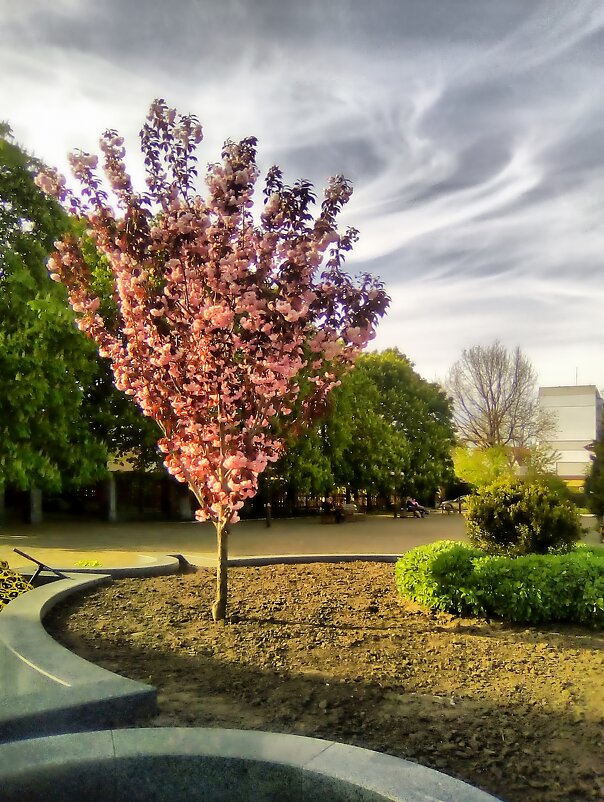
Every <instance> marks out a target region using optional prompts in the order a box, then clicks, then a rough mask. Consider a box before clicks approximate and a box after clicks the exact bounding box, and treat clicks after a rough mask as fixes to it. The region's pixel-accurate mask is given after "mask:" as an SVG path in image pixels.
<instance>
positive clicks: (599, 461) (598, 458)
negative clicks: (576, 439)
mask: <svg viewBox="0 0 604 802" xmlns="http://www.w3.org/2000/svg"><path fill="white" fill-rule="evenodd" d="M585 495H586V498H587V504H588V506H589V509H590V510H591V511H592V512H593V513H594V515H597V516H598V518H599V519H600V521H602V519H603V518H604V415H603V416H602V425H601V427H600V434H599V436H598V438H597V439H596V441H595V443H594V450H593V459H592V463H591V471H590V473H589V476H588V477H587V480H586V482H585Z"/></svg>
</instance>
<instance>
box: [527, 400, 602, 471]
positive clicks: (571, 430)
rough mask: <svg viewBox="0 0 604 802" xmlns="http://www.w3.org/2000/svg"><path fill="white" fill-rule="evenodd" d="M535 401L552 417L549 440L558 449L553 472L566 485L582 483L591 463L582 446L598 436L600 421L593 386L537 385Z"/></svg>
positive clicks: (588, 454) (600, 411)
mask: <svg viewBox="0 0 604 802" xmlns="http://www.w3.org/2000/svg"><path fill="white" fill-rule="evenodd" d="M539 404H540V405H541V407H542V408H543V409H544V410H548V411H551V412H553V413H554V414H555V417H556V424H557V431H556V434H555V435H554V439H552V440H551V441H550V445H551V446H552V448H553V449H554V450H555V451H557V452H558V458H557V461H556V465H555V468H556V473H557V474H558V476H560V477H561V478H562V479H564V480H565V481H566V482H567V483H568V484H569V485H573V486H576V487H579V486H581V487H582V486H583V483H584V481H585V476H586V474H587V473H589V469H590V465H591V458H590V452H589V450H588V449H587V448H586V447H587V446H589V445H590V444H591V443H593V441H594V440H595V439H596V438H597V437H598V435H599V433H600V426H601V421H602V397H601V396H600V393H599V392H598V389H597V387H595V386H594V385H592V384H588V385H580V386H576V387H540V388H539Z"/></svg>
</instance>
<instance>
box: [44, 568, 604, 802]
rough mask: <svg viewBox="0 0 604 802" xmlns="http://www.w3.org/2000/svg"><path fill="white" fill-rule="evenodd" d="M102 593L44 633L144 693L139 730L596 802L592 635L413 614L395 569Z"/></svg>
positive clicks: (189, 581)
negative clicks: (263, 740)
mask: <svg viewBox="0 0 604 802" xmlns="http://www.w3.org/2000/svg"><path fill="white" fill-rule="evenodd" d="M213 593H214V572H213V571H212V570H210V569H199V570H198V572H197V573H195V574H185V575H177V576H174V577H159V578H155V579H144V580H140V579H130V580H122V581H116V582H114V583H113V584H112V585H111V586H109V587H106V588H100V589H96V590H93V591H91V592H89V593H88V594H87V595H86V596H84V597H82V596H80V597H79V598H77V599H73V598H72V599H70V600H68V601H66V602H64V603H63V604H61V605H60V606H59V607H57V608H55V609H54V610H53V611H52V613H51V614H50V616H49V618H48V619H47V620H46V621H45V625H46V627H47V629H48V630H49V631H50V632H51V634H52V635H53V636H54V637H55V638H57V639H58V640H59V641H61V642H62V643H63V644H65V645H66V646H67V647H68V648H70V649H72V650H73V651H75V652H76V653H77V654H80V655H81V656H83V657H85V658H86V659H88V660H91V661H93V662H95V663H98V664H99V665H101V666H104V667H105V668H108V669H110V670H111V671H115V672H116V673H118V674H121V675H123V676H126V677H131V678H132V679H137V680H141V681H144V682H149V683H151V684H153V685H155V686H156V687H157V688H158V692H159V714H158V715H157V716H156V717H155V718H153V719H152V720H151V721H150V722H148V721H147V722H144V723H143V724H144V726H149V724H151V726H172V725H175V726H216V727H235V728H243V729H258V730H272V731H274V732H289V733H294V734H300V735H311V736H316V737H320V738H327V739H333V740H337V741H342V742H346V743H350V744H355V745H357V746H364V747H368V748H370V749H376V750H379V751H383V752H388V753H389V754H392V755H397V756H399V757H404V758H407V759H409V760H414V761H417V762H419V763H422V764H424V765H426V766H431V767H432V768H435V769H439V770H440V771H444V772H446V773H448V774H451V775H453V776H455V777H459V778H461V779H463V780H466V781H468V782H470V783H472V784H474V785H476V786H478V787H480V788H483V789H484V790H487V791H490V792H491V793H492V794H494V795H496V796H499V797H500V798H501V799H502V800H505V802H554V801H555V802H562V801H563V802H587V800H604V728H603V726H602V725H603V724H604V693H603V687H604V652H603V649H604V633H602V632H590V631H588V630H582V629H575V628H568V627H562V626H559V627H550V628H541V629H539V630H537V629H532V628H530V629H529V628H522V627H513V626H508V625H504V624H502V623H499V622H487V621H484V620H478V619H459V618H454V617H452V616H449V615H444V614H430V613H426V612H424V611H422V610H420V609H418V608H417V607H415V606H413V605H411V604H407V603H404V602H401V601H400V600H399V598H398V596H397V593H396V589H395V587H394V566H393V565H384V564H381V565H380V564H371V563H338V564H331V565H329V564H328V565H325V564H315V565H301V566H268V567H262V568H233V569H230V606H229V619H228V620H227V622H226V623H225V624H223V625H214V624H213V623H212V621H211V616H210V613H209V609H210V604H211V601H212V597H213Z"/></svg>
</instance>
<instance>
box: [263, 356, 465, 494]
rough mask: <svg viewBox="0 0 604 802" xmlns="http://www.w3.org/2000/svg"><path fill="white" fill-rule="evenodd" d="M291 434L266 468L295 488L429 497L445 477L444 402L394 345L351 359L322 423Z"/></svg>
mask: <svg viewBox="0 0 604 802" xmlns="http://www.w3.org/2000/svg"><path fill="white" fill-rule="evenodd" d="M295 434H296V437H295V438H293V440H292V441H291V442H290V443H289V444H288V446H287V448H286V451H285V454H284V456H283V457H282V458H281V460H280V461H279V463H278V464H277V465H276V467H275V469H274V471H273V473H274V475H275V476H278V477H281V479H282V481H283V482H284V483H285V484H286V485H287V486H289V487H295V488H296V490H297V492H300V493H306V492H308V493H310V494H312V493H317V494H325V493H327V492H329V490H330V489H331V488H332V487H334V486H336V487H347V488H348V489H349V490H351V491H352V492H355V491H360V490H364V491H367V492H369V493H371V494H381V495H389V494H390V493H392V492H393V491H396V492H397V493H398V494H399V495H400V494H403V493H408V494H410V495H417V496H419V497H426V498H428V497H430V498H431V497H432V496H433V494H434V491H435V490H436V488H437V487H439V486H441V485H444V484H446V483H447V481H448V480H450V479H452V478H453V470H452V463H451V457H450V452H451V446H452V444H453V425H452V414H451V409H450V405H449V402H448V400H447V398H446V396H445V395H444V393H443V392H442V391H441V390H440V388H439V387H438V386H437V385H436V384H432V383H430V382H426V381H425V380H424V379H422V378H421V377H420V376H419V375H418V374H417V373H416V372H415V371H414V370H413V367H412V365H411V363H410V362H409V360H408V359H407V358H406V357H405V356H403V355H402V354H400V353H399V352H398V351H397V350H396V349H394V350H393V349H390V350H387V351H384V352H382V353H372V354H364V355H362V356H361V357H359V359H358V361H357V363H356V365H355V367H354V369H353V370H351V371H350V373H348V374H346V375H345V376H343V377H342V382H341V385H340V387H338V388H337V389H336V390H334V391H333V393H332V395H331V398H330V400H329V405H328V407H327V409H326V410H325V415H324V419H323V421H322V422H321V423H320V424H316V425H315V426H314V427H313V428H312V429H310V430H306V431H302V432H296V433H295Z"/></svg>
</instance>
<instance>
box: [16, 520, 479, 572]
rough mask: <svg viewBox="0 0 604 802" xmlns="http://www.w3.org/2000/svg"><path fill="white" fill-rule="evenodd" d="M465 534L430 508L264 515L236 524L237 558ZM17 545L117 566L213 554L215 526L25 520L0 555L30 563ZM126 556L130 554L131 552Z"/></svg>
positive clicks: (347, 550) (52, 557)
mask: <svg viewBox="0 0 604 802" xmlns="http://www.w3.org/2000/svg"><path fill="white" fill-rule="evenodd" d="M442 539H450V540H460V539H465V520H464V518H463V516H461V515H457V514H454V515H440V514H432V515H430V516H429V517H428V518H423V519H414V518H402V519H401V518H396V519H395V518H393V517H392V516H385V515H376V516H369V517H367V518H365V519H363V520H357V521H355V522H354V523H342V524H338V525H335V524H327V525H325V524H321V523H320V522H319V520H318V519H317V518H292V519H277V520H274V521H273V524H272V526H271V527H270V528H267V527H266V525H265V522H264V521H242V522H241V523H239V524H237V525H236V526H234V527H233V531H232V533H231V538H230V548H229V553H230V556H232V557H247V556H259V555H273V554H281V555H283V554H356V553H367V554H369V553H376V554H377V553H387V554H389V553H395V554H396V553H398V552H404V551H407V550H408V549H411V548H413V547H414V546H418V545H420V544H423V543H430V542H432V541H434V540H442ZM14 547H17V548H20V549H22V550H23V551H25V552H27V553H28V554H31V555H32V556H34V557H37V558H38V559H39V560H41V561H42V562H48V563H50V564H51V565H61V566H64V567H68V566H70V565H74V564H75V563H76V562H78V561H79V560H83V559H88V560H91V559H97V560H98V561H99V562H101V563H102V565H103V566H104V567H107V568H109V567H112V566H113V565H119V564H120V563H123V562H124V561H125V560H126V553H129V554H130V555H135V554H156V553H162V554H168V553H180V554H184V555H185V557H187V559H189V560H191V562H195V560H194V557H196V556H201V557H206V558H207V557H213V556H214V555H215V553H216V539H215V534H214V527H213V526H212V525H211V524H207V523H206V524H198V523H192V522H191V523H190V522H185V523H128V524H106V523H101V522H95V521H86V522H80V523H75V522H67V523H45V524H41V525H39V526H27V525H24V524H19V525H13V526H5V527H2V529H1V530H0V559H2V560H8V561H9V564H10V565H11V567H18V566H22V565H25V564H26V563H27V561H26V560H24V559H23V558H22V557H19V556H18V555H16V554H14V552H13V548H14ZM128 562H132V560H130V559H128Z"/></svg>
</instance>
